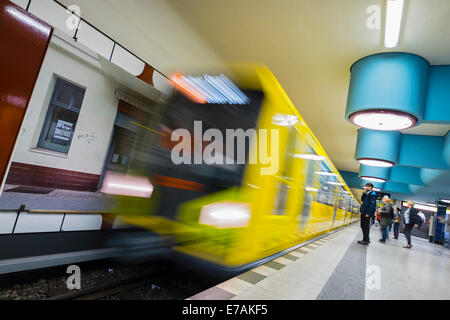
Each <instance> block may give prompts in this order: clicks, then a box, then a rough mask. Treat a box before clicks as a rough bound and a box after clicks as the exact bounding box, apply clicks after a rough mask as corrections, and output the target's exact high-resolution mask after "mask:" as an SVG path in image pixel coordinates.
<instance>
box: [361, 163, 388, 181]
mask: <svg viewBox="0 0 450 320" xmlns="http://www.w3.org/2000/svg"><path fill="white" fill-rule="evenodd" d="M390 171H391V169H390V168H386V167H373V166H366V165H363V164H362V165H361V166H360V168H359V177H360V178H361V179H363V180H365V181H370V182H372V183H373V182H376V183H384V182H386V181H387V180H388V179H389V175H390Z"/></svg>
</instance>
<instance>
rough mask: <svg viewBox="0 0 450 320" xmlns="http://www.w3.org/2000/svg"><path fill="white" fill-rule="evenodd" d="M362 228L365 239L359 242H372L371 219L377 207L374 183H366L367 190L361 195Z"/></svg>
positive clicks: (364, 243) (365, 243) (366, 243)
mask: <svg viewBox="0 0 450 320" xmlns="http://www.w3.org/2000/svg"><path fill="white" fill-rule="evenodd" d="M361 203H362V204H361V208H360V209H359V211H360V212H361V229H362V233H363V239H362V240H361V241H358V243H359V244H363V245H368V244H369V242H370V239H369V231H370V219H371V217H374V216H375V210H376V207H377V194H376V193H375V191H373V184H371V183H370V182H368V183H366V191H365V192H364V193H363V195H362V197H361Z"/></svg>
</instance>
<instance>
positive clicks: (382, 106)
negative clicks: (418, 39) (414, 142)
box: [346, 52, 430, 131]
mask: <svg viewBox="0 0 450 320" xmlns="http://www.w3.org/2000/svg"><path fill="white" fill-rule="evenodd" d="M429 72H430V64H429V63H428V61H427V60H425V59H424V58H422V57H420V56H417V55H414V54H409V53H402V52H389V53H380V54H375V55H371V56H368V57H365V58H362V59H360V60H358V61H357V62H355V63H354V64H353V66H352V68H351V80H350V88H349V94H348V99H347V109H346V118H347V119H348V120H349V121H350V122H352V123H353V124H355V125H357V126H359V127H363V128H368V129H373V130H384V131H391V130H403V129H407V128H411V127H414V126H415V125H417V124H418V123H420V122H421V121H422V120H423V118H424V113H425V106H426V102H427V90H428V78H429Z"/></svg>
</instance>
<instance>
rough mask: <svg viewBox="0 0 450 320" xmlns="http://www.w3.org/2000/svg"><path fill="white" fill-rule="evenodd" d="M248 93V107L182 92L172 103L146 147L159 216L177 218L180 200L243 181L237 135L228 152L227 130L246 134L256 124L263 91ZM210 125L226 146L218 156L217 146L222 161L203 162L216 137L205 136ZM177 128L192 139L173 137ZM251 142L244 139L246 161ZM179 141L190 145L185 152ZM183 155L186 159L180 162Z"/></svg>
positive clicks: (190, 198)
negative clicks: (202, 101)
mask: <svg viewBox="0 0 450 320" xmlns="http://www.w3.org/2000/svg"><path fill="white" fill-rule="evenodd" d="M244 94H245V95H246V96H247V97H248V98H249V103H248V104H244V105H238V104H198V103H195V102H193V101H191V100H189V99H187V98H186V97H185V96H183V95H181V94H178V93H177V94H175V95H174V96H173V97H172V99H171V100H170V101H169V102H168V104H167V105H166V107H165V109H164V111H163V116H162V119H161V120H160V133H159V136H158V137H157V139H156V141H155V143H153V144H152V146H147V147H150V150H151V152H150V157H149V158H148V161H147V170H148V171H149V176H150V177H151V180H152V183H153V184H154V186H155V198H156V197H157V202H158V204H157V206H156V207H157V212H155V213H156V214H159V215H164V216H166V217H167V218H174V217H175V214H176V210H177V207H178V206H179V205H180V204H181V203H183V202H185V201H189V200H193V199H196V198H199V197H201V196H204V195H207V194H211V193H214V192H218V191H220V190H224V189H228V188H231V187H233V186H239V185H240V184H241V182H242V179H243V176H244V170H245V164H242V161H238V160H239V159H238V156H239V155H238V152H237V147H238V141H237V138H236V137H234V139H235V140H234V143H233V145H234V148H235V150H234V152H230V151H231V150H227V147H226V145H227V143H226V137H227V130H238V129H241V130H243V131H244V132H246V131H247V130H248V129H254V128H256V124H257V121H258V116H259V112H260V109H261V104H262V100H263V94H262V92H260V91H244ZM180 129H181V131H180ZM209 129H216V130H215V131H216V132H218V131H220V133H221V136H222V138H223V139H221V140H222V141H218V142H217V143H222V144H223V148H222V150H223V154H222V155H221V154H217V150H215V151H214V152H212V155H213V156H214V157H215V158H216V159H217V158H218V159H220V157H223V163H220V161H219V163H214V164H206V163H205V160H207V159H204V157H203V155H204V151H205V150H206V148H207V146H208V145H209V144H211V143H212V142H214V141H215V138H211V139H210V140H211V141H205V140H207V139H203V138H204V137H203V135H204V133H205V132H206V131H207V130H209ZM217 130H218V131H217ZM177 132H182V133H184V134H186V133H188V134H189V136H188V137H187V138H188V141H185V140H184V139H186V136H184V137H183V140H181V138H180V140H178V139H176V138H174V137H176V136H177ZM195 139H197V140H195ZM172 140H175V141H172ZM195 141H196V142H195ZM199 141H200V142H199ZM249 141H250V139H248V138H246V139H245V152H246V155H245V159H247V158H248V154H249V150H250V145H249ZM180 143H184V145H185V146H186V148H184V149H183V150H181V151H180V145H179V144H180ZM199 143H200V144H201V146H200V147H199ZM195 144H197V147H195ZM177 145H178V147H177ZM189 149H190V150H189ZM230 154H231V157H232V158H231V159H230ZM174 157H175V158H176V159H174ZM180 158H182V159H184V160H185V161H183V162H182V163H179V162H180ZM227 158H228V159H227ZM199 162H201V163H199ZM216 162H217V161H216ZM245 162H247V161H246V160H245Z"/></svg>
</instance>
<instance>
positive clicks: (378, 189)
mask: <svg viewBox="0 0 450 320" xmlns="http://www.w3.org/2000/svg"><path fill="white" fill-rule="evenodd" d="M373 191H376V192H380V191H381V189H380V188H373Z"/></svg>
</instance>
